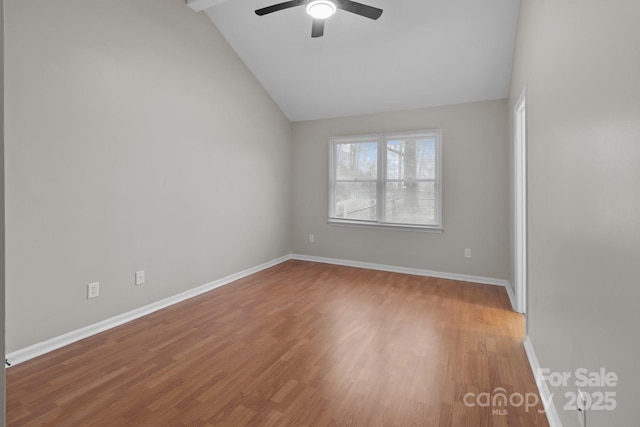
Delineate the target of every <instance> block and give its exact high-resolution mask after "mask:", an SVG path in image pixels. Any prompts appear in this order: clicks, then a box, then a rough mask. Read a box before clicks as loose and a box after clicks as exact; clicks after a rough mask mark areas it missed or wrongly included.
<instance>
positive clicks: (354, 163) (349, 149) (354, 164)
mask: <svg viewBox="0 0 640 427" xmlns="http://www.w3.org/2000/svg"><path fill="white" fill-rule="evenodd" d="M336 154H337V155H336V159H337V165H336V178H337V179H339V180H342V179H346V180H349V179H363V180H364V179H373V180H375V179H376V177H377V175H378V173H377V171H378V143H377V142H353V143H348V144H336Z"/></svg>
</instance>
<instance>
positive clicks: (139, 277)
mask: <svg viewBox="0 0 640 427" xmlns="http://www.w3.org/2000/svg"><path fill="white" fill-rule="evenodd" d="M139 285H144V270H140V271H136V286H139Z"/></svg>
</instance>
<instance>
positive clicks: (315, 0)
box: [256, 0, 382, 37]
mask: <svg viewBox="0 0 640 427" xmlns="http://www.w3.org/2000/svg"><path fill="white" fill-rule="evenodd" d="M303 4H306V5H307V13H308V14H309V15H311V17H312V18H313V24H312V25H311V37H322V35H323V34H324V20H325V19H327V18H329V17H330V16H331V15H333V14H334V13H336V10H337V9H342V10H346V11H347V12H351V13H355V14H356V15H360V16H364V17H365V18H369V19H374V20H375V19H378V18H380V15H382V9H378V8H377V7H373V6H367V5H366V4H361V3H357V2H355V1H351V0H292V1H286V2H284V3H279V4H274V5H272V6H268V7H263V8H262V9H258V10H256V15H258V16H263V15H267V14H269V13H273V12H277V11H279V10H284V9H289V8H292V7H296V6H302V5H303Z"/></svg>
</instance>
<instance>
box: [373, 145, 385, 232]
mask: <svg viewBox="0 0 640 427" xmlns="http://www.w3.org/2000/svg"><path fill="white" fill-rule="evenodd" d="M386 164H387V147H386V139H385V138H384V137H383V136H379V137H378V183H377V184H376V189H377V197H378V200H377V203H378V209H377V214H378V218H377V220H378V223H380V224H381V223H383V222H384V220H385V215H386V212H385V206H386V203H387V202H386V200H385V182H386V181H387V168H386Z"/></svg>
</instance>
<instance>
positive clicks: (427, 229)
mask: <svg viewBox="0 0 640 427" xmlns="http://www.w3.org/2000/svg"><path fill="white" fill-rule="evenodd" d="M327 224H329V225H338V226H343V227H356V228H375V229H378V230H380V229H381V230H396V231H417V232H421V233H438V234H440V233H444V228H442V227H435V226H420V225H410V224H385V223H382V224H380V223H377V222H360V221H348V220H340V219H332V218H330V219H329V221H327Z"/></svg>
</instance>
